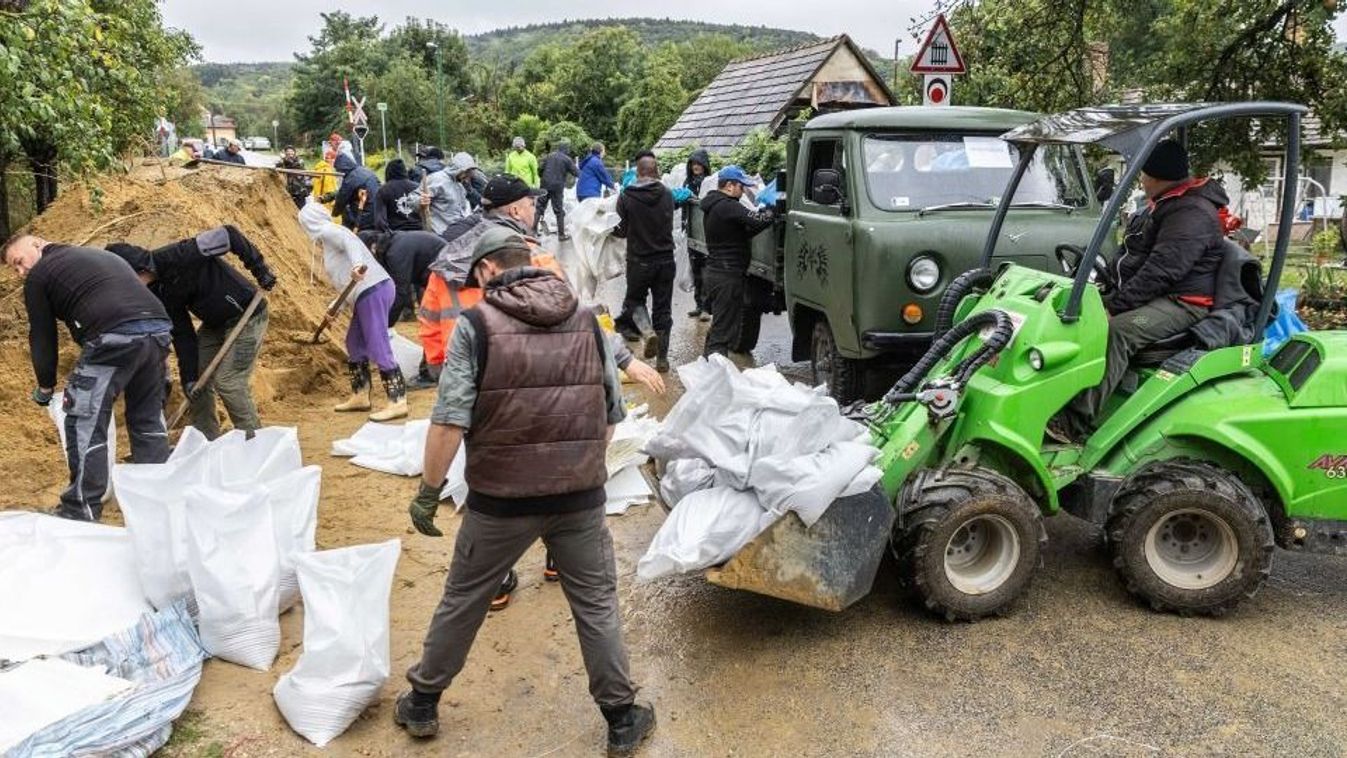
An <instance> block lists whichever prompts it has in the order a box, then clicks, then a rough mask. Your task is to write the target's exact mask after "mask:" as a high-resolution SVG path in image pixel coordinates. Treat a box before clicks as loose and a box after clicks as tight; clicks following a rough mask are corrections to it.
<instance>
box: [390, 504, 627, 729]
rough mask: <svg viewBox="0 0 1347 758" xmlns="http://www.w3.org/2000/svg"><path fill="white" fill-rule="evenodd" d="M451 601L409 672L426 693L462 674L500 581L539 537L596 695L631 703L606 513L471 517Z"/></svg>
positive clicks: (454, 565) (452, 568) (601, 700)
mask: <svg viewBox="0 0 1347 758" xmlns="http://www.w3.org/2000/svg"><path fill="white" fill-rule="evenodd" d="M464 513H465V514H466V515H465V516H464V518H463V523H462V525H460V526H459V529H458V538H457V540H456V541H455V543H454V558H453V561H452V562H451V563H450V564H449V576H448V578H447V579H446V580H445V583H444V596H443V597H442V598H440V604H439V607H437V608H436V609H435V615H434V616H433V617H432V618H431V621H430V629H428V630H427V631H426V640H425V643H424V645H423V647H422V651H421V661H420V662H419V663H417V664H415V665H414V666H412V667H411V668H410V669H408V671H407V681H409V682H411V684H412V687H413V688H415V689H416V690H417V691H419V692H425V693H437V692H442V691H443V690H445V689H446V688H447V687H448V686H449V683H450V682H451V681H453V679H454V677H455V676H457V675H458V672H459V671H461V670H462V669H463V663H464V661H465V660H467V657H468V650H470V649H471V648H472V642H473V639H474V638H475V637H476V636H477V630H478V629H479V628H481V626H482V621H483V620H484V619H485V618H486V614H487V609H488V607H489V606H490V605H491V599H492V598H493V597H495V596H496V594H497V593H498V592H499V591H500V580H501V577H503V576H505V573H506V572H507V571H509V570H510V568H511V567H513V566H514V564H515V562H516V561H518V560H519V558H520V556H522V555H523V554H524V551H525V550H527V549H528V548H529V547H530V546H531V545H532V544H533V543H534V542H535V541H536V540H538V539H539V538H541V539H542V541H543V544H545V545H546V546H547V550H548V552H549V553H551V555H552V559H553V561H554V562H555V563H556V568H557V571H558V573H560V575H561V589H562V590H563V591H564V592H565V593H566V600H567V601H568V602H569V603H570V606H571V615H572V616H574V617H575V631H576V634H577V635H578V636H579V638H580V653H581V655H582V656H583V657H584V660H585V670H586V671H588V672H589V694H590V695H592V696H593V698H594V702H596V703H598V704H599V705H600V706H602V707H613V706H624V705H629V704H631V703H632V702H634V701H635V699H636V690H635V688H634V687H633V686H632V683H631V677H630V676H629V675H628V664H627V648H626V645H625V644H623V642H622V616H621V614H620V613H619V611H618V607H617V566H616V564H615V563H614V561H613V537H612V535H611V534H609V532H608V526H607V525H606V524H605V523H604V510H603V508H589V509H587V510H583V511H579V512H576V513H561V514H556V515H551V516H511V517H499V516H488V515H485V514H482V513H478V512H476V511H473V510H467V511H465V512H464Z"/></svg>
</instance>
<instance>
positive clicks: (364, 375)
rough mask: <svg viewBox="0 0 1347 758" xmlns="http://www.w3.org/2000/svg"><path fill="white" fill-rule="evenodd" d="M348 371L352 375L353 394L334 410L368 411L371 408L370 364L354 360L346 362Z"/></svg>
mask: <svg viewBox="0 0 1347 758" xmlns="http://www.w3.org/2000/svg"><path fill="white" fill-rule="evenodd" d="M346 372H347V373H348V374H349V375H350V377H351V396H350V397H349V398H347V399H346V402H344V403H338V404H337V405H336V407H334V408H333V409H332V410H334V411H342V412H345V411H367V410H369V407H370V406H369V385H370V376H369V364H368V363H366V362H364V361H361V362H359V363H356V362H354V361H352V362H350V363H347V364H346Z"/></svg>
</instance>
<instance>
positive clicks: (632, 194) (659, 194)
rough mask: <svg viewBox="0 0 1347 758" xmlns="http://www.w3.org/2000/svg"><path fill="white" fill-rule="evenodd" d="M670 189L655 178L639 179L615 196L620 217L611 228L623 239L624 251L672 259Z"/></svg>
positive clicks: (672, 208) (646, 257)
mask: <svg viewBox="0 0 1347 758" xmlns="http://www.w3.org/2000/svg"><path fill="white" fill-rule="evenodd" d="M673 215H674V201H673V193H672V192H670V191H669V188H668V187H665V186H664V185H663V184H661V183H660V181H659V180H658V179H640V180H638V181H637V182H636V183H635V184H632V185H630V186H628V187H627V188H626V189H624V190H622V194H621V195H618V196H617V216H618V218H619V219H621V221H620V222H619V223H618V225H617V229H616V230H615V231H614V232H613V234H615V235H616V236H618V237H621V238H625V239H626V240H627V254H628V255H633V256H635V257H637V258H643V259H647V260H661V261H662V260H666V259H667V260H669V261H673V252H674V243H673Z"/></svg>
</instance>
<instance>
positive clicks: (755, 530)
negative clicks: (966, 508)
mask: <svg viewBox="0 0 1347 758" xmlns="http://www.w3.org/2000/svg"><path fill="white" fill-rule="evenodd" d="M678 374H679V377H680V378H681V379H682V381H683V386H684V387H686V392H685V393H684V394H683V397H682V398H680V399H679V400H678V402H677V403H676V404H675V405H674V407H673V409H671V410H670V411H669V415H668V416H667V417H665V419H664V424H663V426H662V427H661V428H660V431H659V433H658V434H657V435H655V436H654V438H653V439H651V440H650V442H649V443H648V444H647V445H646V446H645V450H646V452H648V453H650V454H651V455H652V456H654V457H655V458H657V459H659V460H661V461H664V462H665V464H666V465H665V472H666V473H665V476H666V480H668V481H667V486H666V484H665V483H663V482H662V483H661V493H662V494H663V496H664V498H665V501H666V502H668V503H669V504H670V505H672V506H673V511H672V512H671V513H670V514H669V517H668V518H667V519H666V520H665V522H664V524H663V525H662V526H661V527H660V530H659V532H658V533H657V534H656V535H655V538H654V540H652V541H651V543H650V547H649V549H648V550H647V551H646V553H645V555H644V556H643V557H642V558H641V560H640V562H639V563H638V565H637V576H638V578H640V579H641V580H643V581H649V580H651V579H655V578H657V577H660V576H666V575H668V574H673V573H677V572H680V571H693V570H696V569H701V568H706V567H709V566H714V565H716V564H718V563H722V562H724V561H725V560H728V559H729V558H730V557H731V556H732V555H734V553H736V552H738V550H739V549H740V548H741V547H743V546H744V545H745V544H747V543H748V542H749V540H751V539H753V538H754V537H756V536H757V535H758V534H759V533H761V531H762V530H763V529H766V528H767V527H768V526H770V525H771V524H772V523H774V522H775V521H776V520H777V519H779V518H781V517H782V516H784V515H786V514H787V513H789V512H794V513H795V514H796V515H797V516H799V517H800V519H801V520H802V521H803V522H804V523H805V525H806V526H812V525H813V524H814V523H815V522H816V521H817V520H818V519H819V517H821V516H822V515H823V513H824V511H826V510H827V507H828V506H829V505H830V504H831V503H832V501H834V500H836V499H837V498H838V497H841V496H843V495H845V494H857V493H859V492H863V491H865V490H867V489H869V488H870V487H872V486H874V484H875V483H876V482H878V481H879V478H880V471H879V469H877V468H875V467H874V466H872V465H871V464H870V462H871V461H872V460H873V459H874V458H875V457H876V456H877V455H878V454H879V451H878V450H876V449H875V448H874V447H873V446H871V445H870V444H869V435H868V433H867V432H866V430H865V429H864V428H863V427H862V426H861V425H859V424H857V423H855V422H853V421H850V420H848V419H846V418H844V417H843V416H842V415H841V412H840V411H839V410H838V407H837V403H836V401H834V400H833V399H832V398H830V397H828V396H827V395H826V394H824V392H823V390H822V388H813V389H811V388H809V387H805V386H804V385H801V384H791V383H790V382H788V381H787V380H786V379H785V377H783V376H781V374H780V373H779V372H777V370H776V368H775V367H774V366H767V367H764V368H756V369H749V370H747V371H744V372H742V373H740V372H739V370H738V369H736V368H735V367H734V364H732V363H730V362H729V360H727V359H725V358H724V357H723V356H712V358H711V359H710V360H706V359H701V360H698V361H697V362H695V363H690V364H687V365H685V366H682V367H680V368H679V369H678Z"/></svg>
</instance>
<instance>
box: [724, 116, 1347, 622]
mask: <svg viewBox="0 0 1347 758" xmlns="http://www.w3.org/2000/svg"><path fill="white" fill-rule="evenodd" d="M1305 110H1306V109H1305V108H1304V107H1303V106H1300V105H1293V104H1285V103H1232V104H1222V105H1148V106H1117V107H1100V108H1086V109H1081V110H1077V111H1072V112H1069V113H1064V114H1060V115H1057V116H1052V117H1047V118H1044V119H1041V120H1039V121H1036V122H1033V123H1031V124H1027V125H1025V126H1022V127H1019V128H1016V129H1014V130H1012V131H1010V132H1008V133H1006V134H1005V135H1004V136H1003V139H1005V140H1008V141H1010V142H1013V143H1015V145H1016V147H1017V148H1018V154H1019V163H1018V164H1017V167H1016V170H1015V171H1014V173H1013V174H1012V175H1011V178H1010V180H1009V183H1008V186H1007V187H1006V190H1005V192H1004V194H1003V195H1002V198H1001V202H1000V207H999V208H998V210H997V215H996V217H995V219H994V220H993V222H992V225H991V229H990V232H989V234H988V237H987V243H986V246H985V250H984V252H983V262H984V266H985V265H987V264H988V263H990V261H991V260H992V256H993V254H994V252H995V248H996V245H997V242H998V237H999V236H1000V233H1001V227H1002V222H1003V221H1004V218H1005V215H1006V212H1007V210H1008V209H1009V207H1010V205H1011V204H1012V202H1013V199H1014V197H1015V190H1016V187H1017V185H1018V184H1019V182H1020V180H1021V178H1022V176H1023V175H1024V171H1025V169H1026V167H1027V166H1028V165H1029V163H1030V161H1032V159H1033V154H1034V152H1035V150H1036V149H1039V148H1040V147H1041V146H1044V145H1058V144H1064V143H1065V144H1084V143H1093V144H1098V145H1100V146H1102V147H1105V148H1108V149H1111V150H1113V151H1116V152H1118V153H1120V154H1121V155H1122V157H1123V159H1124V160H1125V161H1126V164H1127V170H1126V173H1125V174H1124V176H1123V178H1122V181H1121V182H1120V183H1119V187H1120V188H1121V189H1122V190H1126V189H1127V188H1129V187H1131V186H1132V185H1133V183H1134V182H1135V181H1136V180H1137V178H1138V174H1139V172H1140V167H1141V166H1142V164H1143V163H1145V161H1146V158H1147V157H1148V156H1149V155H1150V153H1151V151H1152V150H1153V149H1154V148H1155V146H1156V145H1157V144H1158V143H1159V142H1160V141H1161V140H1162V139H1163V138H1165V137H1167V136H1169V135H1171V134H1176V133H1177V134H1179V135H1181V136H1182V135H1185V134H1186V132H1187V130H1188V128H1189V127H1192V126H1195V125H1197V124H1199V123H1201V122H1206V121H1212V120H1219V119H1278V120H1283V119H1284V121H1285V123H1286V125H1287V127H1288V128H1287V130H1286V135H1287V136H1286V139H1285V159H1284V161H1283V164H1282V165H1283V166H1284V167H1285V177H1284V183H1283V185H1282V186H1283V187H1285V191H1284V197H1283V198H1282V205H1281V220H1280V223H1279V224H1278V228H1277V229H1278V231H1277V240H1276V248H1275V254H1274V256H1273V258H1272V261H1271V265H1270V268H1269V270H1268V272H1267V277H1266V280H1264V279H1263V277H1262V272H1261V270H1260V267H1259V264H1258V263H1257V261H1255V260H1253V259H1252V258H1250V257H1249V256H1248V254H1247V253H1245V252H1244V251H1243V250H1241V249H1240V248H1238V246H1236V245H1234V244H1233V243H1231V244H1230V249H1229V251H1228V252H1227V255H1226V258H1225V261H1224V263H1223V264H1222V266H1221V271H1220V273H1219V276H1220V278H1221V280H1222V281H1224V282H1225V284H1226V285H1227V286H1226V287H1225V290H1226V291H1230V287H1231V286H1233V287H1234V291H1237V292H1241V293H1243V294H1242V296H1241V297H1240V298H1239V299H1240V301H1241V302H1240V303H1239V305H1240V307H1238V308H1236V309H1234V310H1232V311H1230V312H1228V313H1226V314H1224V315H1225V316H1226V317H1229V316H1230V314H1231V313H1234V314H1238V316H1239V319H1240V323H1239V324H1238V326H1239V328H1237V329H1235V330H1234V331H1236V332H1240V333H1242V336H1241V337H1240V338H1238V339H1232V340H1226V341H1225V343H1224V344H1221V341H1216V342H1213V341H1212V340H1211V339H1210V333H1211V332H1210V331H1208V330H1201V329H1198V328H1197V327H1194V328H1193V329H1190V330H1188V331H1185V332H1183V333H1180V334H1175V335H1173V336H1172V337H1170V338H1167V339H1164V340H1162V341H1161V342H1160V343H1158V344H1156V345H1153V346H1152V347H1151V348H1149V349H1147V350H1146V351H1144V352H1143V353H1142V354H1140V355H1139V356H1137V358H1136V359H1135V360H1134V361H1133V363H1132V364H1131V365H1130V367H1129V374H1130V376H1129V378H1128V379H1125V380H1124V382H1123V385H1122V388H1121V389H1120V390H1119V391H1118V392H1117V393H1116V394H1115V396H1114V397H1112V398H1111V399H1110V400H1109V401H1108V402H1107V404H1106V405H1105V408H1104V412H1103V414H1102V416H1101V418H1100V419H1099V421H1098V426H1097V428H1096V430H1095V431H1094V432H1093V433H1092V434H1090V435H1089V437H1088V438H1087V439H1085V440H1084V441H1083V443H1081V444H1057V443H1054V442H1052V441H1050V440H1048V439H1047V438H1045V428H1046V425H1047V424H1048V421H1049V419H1051V418H1052V417H1053V416H1054V415H1055V414H1057V413H1058V412H1059V411H1060V410H1061V409H1062V408H1063V407H1064V406H1065V405H1066V404H1067V402H1068V401H1069V400H1071V398H1072V397H1074V396H1075V395H1076V394H1077V393H1079V392H1080V391H1082V390H1084V389H1087V388H1090V387H1093V386H1095V385H1097V384H1098V383H1099V381H1100V379H1101V377H1102V376H1103V373H1104V363H1105V348H1106V345H1107V341H1108V328H1109V326H1108V325H1109V318H1108V314H1107V312H1106V311H1105V309H1104V305H1103V301H1102V299H1101V296H1100V293H1101V289H1102V290H1106V289H1107V287H1108V271H1107V267H1106V266H1105V265H1104V261H1103V259H1102V258H1101V248H1103V247H1104V246H1105V242H1106V240H1109V239H1111V238H1112V237H1113V234H1114V229H1113V224H1114V223H1115V222H1116V220H1117V219H1118V218H1119V217H1120V210H1121V209H1122V205H1123V202H1124V199H1125V198H1126V195H1127V193H1126V192H1125V191H1120V192H1118V193H1115V194H1114V196H1113V197H1112V198H1111V199H1110V200H1109V203H1108V205H1107V207H1106V209H1105V210H1104V213H1103V215H1102V217H1101V218H1100V221H1099V223H1098V226H1097V227H1096V228H1095V231H1094V235H1093V237H1092V238H1091V239H1090V242H1089V245H1088V246H1087V247H1086V248H1085V249H1084V250H1081V249H1080V248H1078V247H1075V246H1071V245H1059V246H1058V247H1057V249H1056V250H1055V251H1054V253H1055V255H1056V257H1057V259H1058V260H1059V261H1060V262H1061V264H1062V269H1063V271H1064V272H1065V274H1066V275H1065V276H1062V275H1056V274H1051V273H1045V272H1042V271H1036V270H1033V269H1029V268H1025V267H1023V266H1020V265H1017V264H1014V263H1009V264H1006V265H1004V266H1002V267H1001V268H1000V269H999V270H998V271H995V272H993V271H990V270H988V269H986V268H983V269H980V270H974V271H970V272H968V273H967V274H964V275H963V276H961V277H960V278H959V279H958V280H956V282H955V283H953V284H952V285H951V286H950V287H949V289H948V290H947V292H946V294H945V297H944V299H943V301H942V303H941V307H940V313H939V315H938V317H937V322H936V335H937V336H936V339H935V342H934V344H933V345H932V347H931V349H930V351H929V352H928V353H927V354H926V355H925V356H924V357H923V358H922V359H921V360H920V361H919V362H918V363H917V364H916V365H915V366H914V367H913V368H912V369H911V371H909V372H908V373H907V374H906V375H905V376H904V377H903V378H902V379H900V380H899V381H898V383H897V384H896V385H895V386H894V387H893V389H892V390H891V391H889V393H888V394H887V395H886V396H885V397H884V398H883V400H881V401H879V402H876V403H873V404H871V405H869V406H866V407H865V408H864V410H863V411H862V420H863V421H864V422H865V423H867V424H868V425H869V428H870V429H871V432H872V434H873V439H874V442H875V444H876V446H878V447H879V448H880V449H881V451H882V452H881V456H880V458H879V461H878V465H879V467H880V468H881V469H882V470H883V472H884V478H883V480H882V482H881V484H880V485H879V486H878V487H877V488H876V489H875V490H874V491H872V492H871V493H870V494H869V495H863V496H859V497H854V498H846V499H843V500H839V501H837V502H836V503H834V504H833V505H832V506H831V507H830V508H829V510H828V511H827V512H826V513H825V515H824V517H823V518H822V519H821V520H820V521H819V522H818V523H817V524H816V525H815V526H814V527H813V528H811V529H808V530H806V529H805V528H804V527H803V525H802V524H801V522H800V521H799V520H798V519H797V518H794V517H789V516H788V517H787V518H783V519H781V520H779V521H778V522H777V523H776V524H774V525H773V526H772V527H771V528H769V529H768V530H767V531H765V532H763V533H762V534H761V535H759V536H758V537H757V538H756V539H755V540H753V541H752V542H750V543H749V544H748V545H747V546H745V547H744V548H743V550H741V551H740V552H739V553H738V554H736V555H735V556H734V557H733V558H732V559H731V560H730V561H729V562H727V563H726V564H725V565H724V566H721V567H719V568H717V569H712V570H710V571H709V572H708V578H709V579H710V581H712V582H714V583H717V584H721V585H725V586H728V587H736V588H741V589H747V590H751V591H755V592H760V593H763V594H767V595H772V596H775V597H781V598H784V599H787V600H792V601H795V602H799V603H804V604H807V605H813V606H817V607H821V608H828V609H832V610H840V609H842V608H845V607H846V606H847V605H849V604H851V603H852V602H855V601H856V600H857V599H859V598H860V597H862V596H863V595H865V594H866V593H868V592H869V590H870V586H871V583H872V581H873V579H874V575H875V572H876V570H877V567H878V566H879V564H880V558H881V557H882V554H883V550H884V548H885V547H886V546H889V547H891V549H892V550H893V553H894V555H895V556H896V557H897V559H898V560H897V563H898V566H899V570H900V571H901V572H902V577H903V579H905V580H906V582H907V583H908V584H909V585H910V586H911V587H912V588H913V589H914V590H915V593H916V595H917V596H918V597H919V598H920V599H921V601H922V602H923V603H924V604H925V606H926V607H927V608H928V609H929V610H931V611H932V612H934V613H936V614H938V615H941V616H944V617H945V618H948V619H951V620H954V619H967V620H971V619H977V618H979V617H982V616H985V615H988V614H996V613H1000V612H1002V611H1003V610H1005V609H1006V608H1007V606H1008V605H1009V604H1010V603H1011V602H1012V601H1013V600H1014V599H1015V598H1016V597H1017V596H1018V595H1019V594H1020V593H1021V592H1023V591H1024V589H1025V587H1026V586H1027V585H1028V584H1029V581H1030V578H1031V577H1032V576H1033V574H1034V571H1035V570H1036V569H1037V568H1038V566H1039V563H1040V552H1041V548H1042V545H1043V543H1044V542H1045V541H1046V539H1047V537H1046V533H1045V531H1044V529H1043V525H1042V517H1043V516H1051V515H1054V514H1056V513H1057V512H1058V511H1059V510H1061V509H1065V510H1067V511H1069V512H1070V513H1072V514H1074V515H1076V516H1079V517H1081V518H1085V519H1088V520H1090V521H1092V522H1094V523H1096V524H1100V525H1102V526H1103V527H1104V532H1105V539H1106V542H1107V545H1108V550H1109V551H1110V552H1111V554H1112V559H1113V564H1114V566H1115V567H1116V568H1117V571H1118V573H1119V575H1120V577H1121V579H1122V581H1123V583H1124V584H1125V585H1126V586H1127V589H1128V590H1129V591H1130V592H1132V593H1133V594H1134V595H1136V596H1138V597H1139V598H1141V599H1142V600H1143V601H1145V602H1146V603H1149V604H1150V605H1151V606H1152V607H1154V608H1156V609H1158V610H1166V611H1174V612H1178V613H1181V614H1210V615H1216V614H1220V613H1223V612H1225V611H1228V610H1230V609H1231V608H1233V607H1234V606H1235V605H1237V604H1238V603H1239V602H1240V601H1241V600H1243V599H1244V598H1246V597H1249V596H1251V595H1253V594H1254V593H1255V592H1256V591H1257V590H1258V588H1259V587H1260V586H1261V585H1262V584H1263V582H1264V580H1265V579H1266V578H1267V576H1268V572H1269V568H1270V565H1271V561H1272V554H1273V549H1274V545H1280V546H1281V547H1283V548H1285V549H1288V550H1304V551H1313V552H1324V553H1334V554H1344V553H1347V332H1308V333H1302V334H1298V335H1296V336H1295V337H1293V338H1292V339H1291V340H1290V341H1288V342H1286V343H1285V344H1284V345H1283V346H1282V347H1281V348H1280V349H1279V350H1277V352H1276V353H1274V354H1273V355H1272V356H1271V357H1270V358H1269V359H1267V360H1264V357H1263V351H1262V342H1263V334H1264V328H1265V327H1266V325H1267V323H1268V321H1269V319H1270V318H1271V317H1272V316H1273V315H1274V314H1273V304H1274V296H1275V293H1276V288H1277V283H1278V281H1279V279H1280V277H1281V273H1282V267H1283V264H1284V263H1285V261H1286V255H1287V245H1288V242H1289V235H1290V231H1291V221H1292V214H1293V212H1294V210H1295V208H1294V204H1295V197H1294V192H1295V188H1296V181H1295V178H1296V176H1297V170H1298V166H1299V158H1300V125H1301V118H1302V116H1303V114H1304V113H1305ZM1237 123H1242V122H1237ZM1221 290H1222V287H1220V286H1219V285H1218V293H1219V292H1220V291H1221ZM1227 305H1232V304H1230V303H1222V302H1220V301H1219V300H1218V301H1217V302H1216V304H1215V306H1214V307H1213V308H1212V311H1211V313H1212V316H1209V318H1210V317H1213V316H1215V315H1216V314H1218V312H1219V311H1221V310H1222V309H1223V308H1224V307H1226V306H1227ZM1200 325H1201V324H1200V322H1199V326H1200ZM881 490H882V492H881Z"/></svg>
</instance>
